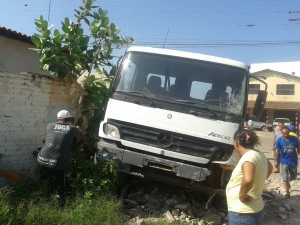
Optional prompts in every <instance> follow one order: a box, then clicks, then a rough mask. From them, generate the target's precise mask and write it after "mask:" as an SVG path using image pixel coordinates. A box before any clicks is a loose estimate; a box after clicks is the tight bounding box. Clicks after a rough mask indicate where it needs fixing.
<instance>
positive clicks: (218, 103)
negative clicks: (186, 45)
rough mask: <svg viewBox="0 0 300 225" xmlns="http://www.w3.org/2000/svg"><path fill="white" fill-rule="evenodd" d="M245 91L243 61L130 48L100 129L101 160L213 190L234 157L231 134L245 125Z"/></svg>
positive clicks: (130, 170)
mask: <svg viewBox="0 0 300 225" xmlns="http://www.w3.org/2000/svg"><path fill="white" fill-rule="evenodd" d="M248 86H249V66H247V65H246V64H244V63H242V62H238V61H234V60H230V59H227V58H220V57H214V56H208V55H203V54H197V53H191V52H184V51H176V50H168V49H160V48H150V47H130V48H129V49H128V50H127V51H126V53H125V54H124V56H123V57H122V59H121V61H120V63H119V66H118V71H117V74H116V77H115V79H114V82H113V85H112V88H111V94H110V97H109V100H108V103H107V107H106V113H105V118H104V120H103V121H102V122H101V124H100V128H99V136H100V137H101V140H100V141H99V142H98V150H99V155H101V156H103V157H105V158H108V159H115V160H117V161H119V162H120V163H121V164H122V169H121V170H122V171H125V172H127V173H131V174H135V175H141V176H144V174H149V173H151V174H154V176H155V174H156V175H162V174H163V175H164V176H166V177H168V176H169V177H175V178H176V177H177V178H178V177H180V178H183V179H187V180H192V181H200V182H201V183H203V184H205V185H207V186H214V187H218V186H220V185H222V171H223V169H224V168H226V167H227V168H228V167H231V166H234V165H235V163H237V161H238V160H239V157H238V155H237V154H236V153H235V152H234V151H233V150H234V147H233V135H234V133H235V131H237V130H238V129H239V128H241V127H242V126H243V122H244V119H245V115H246V111H247V98H248ZM222 168H223V169H222Z"/></svg>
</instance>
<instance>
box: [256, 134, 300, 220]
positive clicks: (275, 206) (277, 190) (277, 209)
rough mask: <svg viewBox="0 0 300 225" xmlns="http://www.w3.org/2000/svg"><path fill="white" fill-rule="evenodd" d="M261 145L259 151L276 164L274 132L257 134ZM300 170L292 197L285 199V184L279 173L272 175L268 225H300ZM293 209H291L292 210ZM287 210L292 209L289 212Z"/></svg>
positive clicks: (268, 204)
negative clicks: (273, 147)
mask: <svg viewBox="0 0 300 225" xmlns="http://www.w3.org/2000/svg"><path fill="white" fill-rule="evenodd" d="M257 134H258V135H259V137H260V141H261V145H260V146H258V149H259V150H260V151H262V152H264V153H265V154H266V156H267V157H268V158H269V160H270V161H271V162H272V164H273V163H274V157H273V150H272V140H273V136H272V134H273V133H272V132H267V133H265V132H259V131H258V132H257ZM299 175H300V168H299V167H298V178H297V179H296V181H294V182H293V184H292V185H291V186H292V187H291V188H292V191H291V197H290V198H285V197H284V196H283V195H282V193H283V192H284V189H283V183H282V180H281V176H280V174H279V173H272V174H271V176H270V178H269V179H268V180H267V181H266V183H267V184H266V189H267V190H268V193H269V194H270V195H271V197H272V198H269V199H268V198H266V200H265V201H266V207H265V210H266V216H265V224H266V225H277V224H278V225H279V224H291V225H294V224H300V176H299ZM290 207H291V208H290ZM287 209H290V211H289V210H287Z"/></svg>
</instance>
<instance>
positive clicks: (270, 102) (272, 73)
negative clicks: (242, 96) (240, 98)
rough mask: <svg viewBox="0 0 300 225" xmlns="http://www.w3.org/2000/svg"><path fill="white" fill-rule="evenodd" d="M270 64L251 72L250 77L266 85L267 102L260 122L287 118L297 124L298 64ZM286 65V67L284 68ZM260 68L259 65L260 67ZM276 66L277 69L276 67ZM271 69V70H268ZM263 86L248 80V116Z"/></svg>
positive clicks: (299, 111)
mask: <svg viewBox="0 0 300 225" xmlns="http://www.w3.org/2000/svg"><path fill="white" fill-rule="evenodd" d="M280 64H281V63H277V64H275V63H272V64H267V65H266V66H265V67H263V66H262V67H261V68H260V69H258V68H257V67H256V68H255V69H254V70H252V71H254V72H252V73H251V75H252V76H254V77H257V78H259V79H261V80H263V81H264V82H266V84H267V92H268V96H267V101H266V104H265V109H264V112H263V113H262V115H261V118H259V119H260V120H261V121H266V119H268V122H269V123H272V121H273V120H274V118H278V117H280V118H289V119H290V120H291V121H292V122H294V123H299V118H298V117H299V114H300V62H289V63H284V64H281V65H282V66H281V67H280V66H279V65H280ZM284 65H288V66H286V67H285V66H284ZM260 66H261V65H260ZM276 66H277V67H276ZM270 68H272V69H270ZM265 88H266V87H265V85H264V84H263V83H261V82H259V81H257V80H255V79H250V86H249V95H248V100H249V102H248V108H249V111H250V115H251V112H252V109H253V107H254V103H255V99H256V96H257V93H258V91H259V90H265Z"/></svg>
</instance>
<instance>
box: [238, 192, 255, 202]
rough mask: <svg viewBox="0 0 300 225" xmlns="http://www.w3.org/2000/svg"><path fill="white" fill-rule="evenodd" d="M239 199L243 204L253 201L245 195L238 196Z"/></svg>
mask: <svg viewBox="0 0 300 225" xmlns="http://www.w3.org/2000/svg"><path fill="white" fill-rule="evenodd" d="M239 199H240V200H241V202H243V203H249V202H251V201H252V200H253V197H252V196H250V195H247V194H246V195H240V197H239Z"/></svg>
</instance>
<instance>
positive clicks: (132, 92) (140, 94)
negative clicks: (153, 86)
mask: <svg viewBox="0 0 300 225" xmlns="http://www.w3.org/2000/svg"><path fill="white" fill-rule="evenodd" d="M117 92H121V93H126V94H135V95H138V96H143V97H144V98H145V99H147V100H148V101H149V102H150V103H151V104H150V106H151V107H157V108H162V107H161V106H160V105H158V104H157V103H155V102H154V101H153V100H152V99H151V98H149V97H148V96H147V95H145V93H143V92H139V91H117ZM132 102H133V103H136V104H140V102H139V101H138V100H136V99H134V100H133V101H132Z"/></svg>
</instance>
